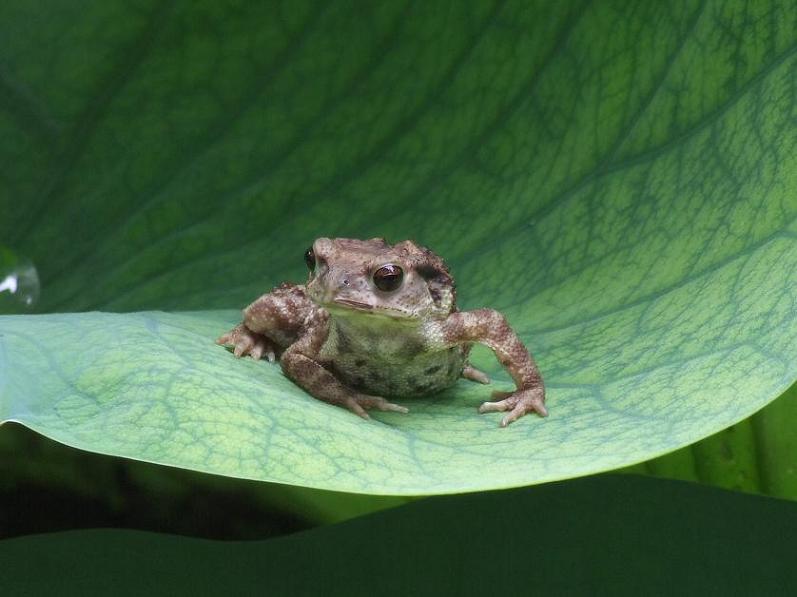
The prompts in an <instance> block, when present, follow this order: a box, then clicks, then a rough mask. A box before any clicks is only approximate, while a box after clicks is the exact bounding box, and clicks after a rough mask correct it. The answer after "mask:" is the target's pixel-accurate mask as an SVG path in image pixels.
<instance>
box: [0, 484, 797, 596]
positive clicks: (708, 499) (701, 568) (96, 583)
mask: <svg viewBox="0 0 797 597" xmlns="http://www.w3.org/2000/svg"><path fill="white" fill-rule="evenodd" d="M631 520H632V521H635V524H630V525H629V524H628V522H629V521H631ZM795 533H797V505H795V504H794V503H790V502H783V501H779V500H774V499H771V498H762V497H756V496H747V495H741V494H732V493H728V492H725V491H720V490H717V489H713V488H707V487H699V486H696V485H691V484H685V483H678V482H674V481H663V480H655V479H646V478H642V477H638V478H635V477H620V476H610V477H604V478H597V479H596V478H592V479H579V480H576V481H569V482H566V483H556V484H551V485H547V486H540V487H533V488H526V489H522V490H514V491H506V492H491V493H485V494H477V495H463V496H456V497H445V498H433V499H427V500H423V501H421V502H416V503H414V504H410V505H407V506H403V507H401V508H396V509H393V510H389V511H387V512H382V513H378V514H372V515H370V516H366V517H362V518H359V519H357V520H352V521H348V522H346V523H343V524H338V525H334V526H327V527H322V528H318V529H313V530H310V531H306V532H302V533H297V534H295V535H292V536H289V537H281V538H277V539H272V540H270V541H261V542H254V541H249V542H230V541H225V542H212V541H205V540H199V539H191V538H186V537H175V536H168V535H154V534H148V533H141V532H134V531H121V530H91V531H77V532H70V533H59V534H50V535H37V536H32V537H22V538H19V539H13V540H6V541H0V558H2V561H3V562H4V563H6V564H7V568H8V570H7V573H6V574H4V575H3V576H2V578H0V589H3V590H4V593H6V594H13V595H16V594H20V593H28V592H35V593H42V592H44V593H46V592H52V589H53V587H58V588H59V591H61V592H63V591H69V592H74V593H75V594H96V593H103V594H105V593H113V594H115V595H119V594H124V595H141V594H147V595H151V594H158V595H160V594H163V595H174V594H207V593H208V592H210V593H213V594H216V593H225V594H226V593H230V592H232V593H246V594H249V593H264V592H265V593H268V594H279V595H286V594H290V595H318V594H321V593H323V594H329V593H330V591H331V592H332V593H333V594H340V595H373V594H374V592H378V593H379V594H380V595H408V594H412V595H440V594H456V595H484V594H499V595H503V594H528V593H534V594H537V593H539V592H542V593H543V594H545V595H560V594H561V595H593V594H611V595H625V594H629V595H639V594H645V595H672V594H673V592H674V588H675V589H677V593H678V594H679V595H726V594H742V595H750V594H756V595H757V594H765V595H792V594H793V593H794V590H795V588H797V568H795V567H794V565H793V558H792V557H791V556H792V554H793V541H792V538H793V537H794V534H795ZM341 546H347V547H348V546H350V549H345V548H344V549H341ZM363 554H367V556H364V555H363Z"/></svg>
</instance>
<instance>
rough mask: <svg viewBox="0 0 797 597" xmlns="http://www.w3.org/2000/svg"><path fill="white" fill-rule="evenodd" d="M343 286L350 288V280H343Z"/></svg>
mask: <svg viewBox="0 0 797 597" xmlns="http://www.w3.org/2000/svg"><path fill="white" fill-rule="evenodd" d="M343 285H344V286H348V285H349V278H343Z"/></svg>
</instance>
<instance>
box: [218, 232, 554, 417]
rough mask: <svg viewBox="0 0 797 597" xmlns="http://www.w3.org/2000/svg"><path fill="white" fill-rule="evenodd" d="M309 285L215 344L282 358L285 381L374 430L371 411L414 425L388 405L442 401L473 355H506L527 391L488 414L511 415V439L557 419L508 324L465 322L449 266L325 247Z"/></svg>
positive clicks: (495, 315)
mask: <svg viewBox="0 0 797 597" xmlns="http://www.w3.org/2000/svg"><path fill="white" fill-rule="evenodd" d="M305 259H306V261H307V264H308V267H309V268H310V274H309V277H308V281H307V284H305V285H296V284H289V283H285V284H282V285H281V286H279V287H277V288H275V289H274V290H273V291H272V292H269V293H267V294H264V295H263V296H261V297H260V298H258V299H257V300H256V301H254V302H253V303H252V304H251V305H249V306H248V307H246V309H244V311H243V321H242V322H241V323H240V324H238V325H237V326H235V327H234V328H233V329H232V330H230V331H229V332H227V333H226V334H224V335H222V336H221V337H220V338H219V339H218V340H217V341H216V342H217V343H218V344H221V345H224V346H228V347H231V348H232V349H233V353H234V354H235V356H236V357H241V356H244V355H247V354H248V355H249V356H251V357H252V358H254V359H260V358H262V357H263V356H265V357H266V358H267V359H268V360H269V361H274V360H275V359H277V358H279V361H280V364H281V366H282V369H283V371H284V372H285V374H286V375H287V376H288V377H289V378H291V379H292V380H293V381H295V382H296V383H297V384H298V385H299V386H301V387H302V388H304V389H305V390H306V391H307V392H309V393H310V394H311V395H313V396H314V397H316V398H318V399H320V400H323V401H325V402H329V403H330V404H336V405H338V406H342V407H345V408H347V409H349V410H351V411H352V412H354V413H356V414H358V415H360V416H361V417H363V418H366V419H367V418H369V417H368V412H367V411H368V410H371V409H377V410H386V411H396V412H402V413H406V412H407V408H405V407H403V406H399V405H397V404H393V403H392V402H389V401H388V400H386V399H385V398H384V397H383V396H388V397H391V398H393V397H407V396H413V395H426V394H432V393H435V392H438V391H440V390H443V389H445V388H447V387H450V386H452V385H453V384H454V383H456V381H457V379H459V378H460V377H463V378H465V379H469V380H471V381H476V382H479V383H489V378H488V377H487V376H486V375H485V374H484V373H482V372H481V371H479V370H477V369H475V368H473V367H471V366H470V365H469V364H468V361H467V358H468V354H469V352H470V349H471V346H472V345H473V344H474V343H481V344H484V345H486V346H488V347H489V348H490V349H492V351H493V352H494V353H495V355H496V357H497V358H498V360H499V362H500V363H501V364H502V365H503V366H504V368H505V369H506V370H507V371H508V372H509V374H510V375H511V376H512V379H513V380H514V381H515V385H516V389H515V390H514V391H512V392H493V397H494V398H499V400H497V401H495V402H485V403H484V404H482V405H481V407H479V412H482V413H485V412H493V411H506V412H507V414H506V415H505V416H504V418H503V419H502V421H501V426H502V427H505V426H507V425H508V424H509V423H512V422H513V421H515V420H517V419H518V418H520V417H522V416H523V415H525V414H527V413H530V412H536V413H538V414H539V415H541V416H547V414H548V413H547V411H546V408H545V388H544V386H543V382H542V377H541V376H540V372H539V370H538V369H537V365H536V364H535V363H534V359H533V358H532V357H531V355H530V354H529V351H528V350H527V349H526V347H525V346H524V345H523V343H522V342H521V341H520V339H519V338H518V337H517V335H516V334H515V333H514V331H513V330H512V328H511V327H510V326H509V324H508V323H507V321H506V318H505V317H504V316H503V315H502V314H501V313H499V312H498V311H494V310H492V309H476V310H473V311H464V312H462V311H459V310H458V309H457V306H456V290H455V285H454V280H453V278H452V277H451V274H450V273H449V271H448V267H447V266H446V264H445V263H444V262H443V260H442V259H441V258H440V257H439V256H437V255H436V254H434V253H433V252H432V251H430V250H429V249H427V248H425V247H421V246H419V245H416V244H415V243H414V242H412V241H403V242H400V243H397V244H395V245H390V244H388V243H387V242H385V240H384V239H381V238H374V239H370V240H356V239H345V238H339V239H329V238H319V239H318V240H316V241H315V243H313V246H312V248H311V249H308V252H307V254H306V255H305Z"/></svg>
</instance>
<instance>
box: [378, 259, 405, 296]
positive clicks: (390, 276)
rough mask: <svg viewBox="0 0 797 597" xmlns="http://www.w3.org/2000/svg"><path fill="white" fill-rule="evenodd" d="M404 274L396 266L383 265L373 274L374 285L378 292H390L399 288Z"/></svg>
mask: <svg viewBox="0 0 797 597" xmlns="http://www.w3.org/2000/svg"><path fill="white" fill-rule="evenodd" d="M403 278H404V272H403V271H402V269H401V268H400V267H399V266H397V265H383V266H382V267H380V268H379V269H378V270H376V271H375V272H374V284H375V285H376V287H377V288H378V289H379V290H384V291H385V292H390V291H391V290H395V289H396V288H398V287H399V286H401V280H402V279H403Z"/></svg>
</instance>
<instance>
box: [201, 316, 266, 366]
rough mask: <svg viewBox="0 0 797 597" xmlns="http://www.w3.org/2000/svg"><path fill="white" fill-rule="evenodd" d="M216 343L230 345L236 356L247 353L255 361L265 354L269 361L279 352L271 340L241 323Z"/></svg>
mask: <svg viewBox="0 0 797 597" xmlns="http://www.w3.org/2000/svg"><path fill="white" fill-rule="evenodd" d="M216 344H221V345H222V346H229V347H232V349H233V350H232V352H233V354H234V355H235V356H236V357H242V356H245V355H247V354H248V355H249V356H250V357H252V358H253V359H255V360H256V361H257V360H260V359H261V358H262V357H263V356H265V357H266V358H267V359H268V360H269V362H271V363H273V362H274V359H276V357H277V354H278V352H279V348H278V347H277V346H276V345H275V344H274V343H273V342H272V341H271V340H269V339H268V338H266V337H265V336H264V335H263V334H258V333H256V332H253V331H252V330H250V329H249V328H247V327H246V326H245V325H244V324H242V323H241V324H238V325H237V326H235V327H234V328H233V329H231V330H230V331H229V332H227V333H226V334H223V335H222V336H220V337H219V339H218V340H216Z"/></svg>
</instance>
